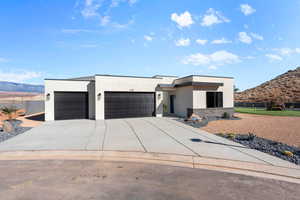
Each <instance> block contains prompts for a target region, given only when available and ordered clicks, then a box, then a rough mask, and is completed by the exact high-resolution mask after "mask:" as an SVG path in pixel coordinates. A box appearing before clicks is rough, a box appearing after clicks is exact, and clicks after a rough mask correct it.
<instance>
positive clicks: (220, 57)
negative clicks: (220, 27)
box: [182, 50, 240, 69]
mask: <svg viewBox="0 0 300 200" xmlns="http://www.w3.org/2000/svg"><path fill="white" fill-rule="evenodd" d="M239 61H240V59H239V56H237V55H235V54H233V53H230V52H228V51H225V50H222V51H216V52H214V53H212V54H202V53H196V54H192V55H189V56H186V57H185V58H184V59H183V60H182V63H183V64H186V65H187V64H190V65H195V66H209V68H210V69H216V67H217V66H222V65H225V64H234V63H237V62H239Z"/></svg>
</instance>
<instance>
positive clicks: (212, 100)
mask: <svg viewBox="0 0 300 200" xmlns="http://www.w3.org/2000/svg"><path fill="white" fill-rule="evenodd" d="M206 107H207V108H223V92H206Z"/></svg>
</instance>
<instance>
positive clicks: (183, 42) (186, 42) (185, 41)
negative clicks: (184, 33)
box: [175, 38, 191, 47]
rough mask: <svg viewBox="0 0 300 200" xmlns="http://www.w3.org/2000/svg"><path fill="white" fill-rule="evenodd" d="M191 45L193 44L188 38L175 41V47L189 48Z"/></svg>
mask: <svg viewBox="0 0 300 200" xmlns="http://www.w3.org/2000/svg"><path fill="white" fill-rule="evenodd" d="M190 43H191V41H190V39H189V38H186V39H184V38H181V39H179V40H177V41H175V45H176V46H182V47H186V46H189V45H190Z"/></svg>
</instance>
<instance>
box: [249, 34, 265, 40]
mask: <svg viewBox="0 0 300 200" xmlns="http://www.w3.org/2000/svg"><path fill="white" fill-rule="evenodd" d="M250 35H251V36H252V37H253V38H254V39H257V40H264V37H263V36H261V35H259V34H257V33H250Z"/></svg>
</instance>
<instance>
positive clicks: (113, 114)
mask: <svg viewBox="0 0 300 200" xmlns="http://www.w3.org/2000/svg"><path fill="white" fill-rule="evenodd" d="M104 96H105V98H104V113H105V119H114V118H126V117H150V116H154V115H155V93H153V92H105V95H104ZM88 107H89V105H88V93H87V92H55V93H54V113H55V120H65V119H87V118H88Z"/></svg>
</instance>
